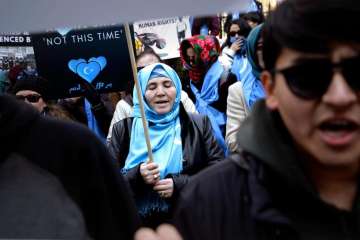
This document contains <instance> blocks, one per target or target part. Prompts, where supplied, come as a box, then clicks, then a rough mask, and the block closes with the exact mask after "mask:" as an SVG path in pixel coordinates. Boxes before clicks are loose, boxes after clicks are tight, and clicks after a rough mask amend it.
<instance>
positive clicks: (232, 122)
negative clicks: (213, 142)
mask: <svg viewBox="0 0 360 240" xmlns="http://www.w3.org/2000/svg"><path fill="white" fill-rule="evenodd" d="M262 26H263V25H259V26H257V27H255V28H253V30H251V32H250V34H249V36H248V37H247V41H246V56H247V59H248V62H249V63H250V65H251V71H247V72H246V74H242V77H241V79H240V81H238V82H236V83H234V84H233V85H231V86H230V87H229V95H228V99H227V110H226V115H227V120H226V135H225V141H226V144H227V145H228V148H229V150H230V152H236V151H237V150H238V149H239V148H238V145H237V141H236V133H237V132H238V130H239V128H240V126H241V123H242V122H243V121H244V119H245V118H246V117H247V116H248V114H249V113H250V110H251V108H252V106H253V105H254V103H255V102H256V101H257V100H259V99H261V98H264V97H265V90H264V87H263V85H262V83H261V81H260V73H261V70H262V68H263V64H262V39H261V29H262Z"/></svg>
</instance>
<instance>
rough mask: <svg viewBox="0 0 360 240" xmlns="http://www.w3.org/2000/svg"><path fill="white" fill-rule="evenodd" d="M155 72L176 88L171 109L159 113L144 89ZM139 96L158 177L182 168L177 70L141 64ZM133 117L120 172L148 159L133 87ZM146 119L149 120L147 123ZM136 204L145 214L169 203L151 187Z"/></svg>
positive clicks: (179, 93)
mask: <svg viewBox="0 0 360 240" xmlns="http://www.w3.org/2000/svg"><path fill="white" fill-rule="evenodd" d="M156 76H166V77H168V78H169V79H171V80H172V82H173V84H174V86H175V88H176V99H175V101H174V105H173V107H172V109H171V110H170V112H168V113H166V114H162V115H159V114H158V113H156V112H155V111H154V110H153V109H152V108H151V106H150V105H148V104H147V102H146V100H145V97H144V96H145V92H146V87H147V83H148V81H149V80H150V79H151V78H153V77H156ZM138 79H139V84H140V88H141V94H142V99H143V102H144V110H145V115H146V118H147V120H148V127H149V135H150V141H151V146H152V152H153V157H154V162H155V163H157V164H158V165H159V170H160V179H164V178H165V177H166V176H167V175H168V174H170V173H175V174H176V173H180V172H181V171H182V159H183V155H182V142H181V126H180V118H179V112H180V96H181V82H180V79H179V77H178V75H177V74H176V72H175V71H174V70H173V69H172V68H170V67H169V66H167V65H165V64H162V63H155V64H152V65H149V66H147V67H145V68H143V69H142V70H141V71H140V72H139V73H138ZM133 101H134V113H133V116H134V120H133V124H132V130H131V138H130V149H129V154H128V156H127V158H126V161H125V166H124V168H123V169H122V172H123V173H124V174H126V172H127V171H128V170H129V169H131V168H134V167H136V166H137V165H139V164H141V163H143V162H146V161H147V160H148V153H147V147H146V142H145V137H144V129H143V126H142V120H141V114H140V106H139V100H138V97H137V94H136V89H135V88H134V92H133ZM149 122H150V123H151V124H149ZM136 204H137V207H138V210H139V213H140V214H141V215H143V216H144V215H148V214H151V213H152V212H154V211H167V209H168V204H167V203H166V202H165V201H164V200H163V199H161V198H160V197H159V196H158V194H157V193H155V192H154V191H151V192H148V193H147V194H146V195H145V196H143V197H141V198H140V199H136Z"/></svg>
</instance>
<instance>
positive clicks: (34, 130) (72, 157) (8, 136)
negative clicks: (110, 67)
mask: <svg viewBox="0 0 360 240" xmlns="http://www.w3.org/2000/svg"><path fill="white" fill-rule="evenodd" d="M13 153H15V154H16V155H17V156H20V158H19V159H25V160H23V161H24V162H27V163H28V165H29V166H30V167H28V168H27V169H31V168H33V167H31V166H35V167H36V168H37V169H39V171H40V172H44V173H45V175H49V176H51V179H55V180H56V181H55V182H59V183H60V185H61V186H62V187H63V188H64V190H65V192H66V193H67V194H68V196H69V198H70V199H71V200H72V201H73V202H74V203H75V204H76V205H77V206H78V207H79V209H80V211H81V214H82V215H83V217H84V222H85V225H86V229H87V231H88V233H89V235H90V237H91V238H92V239H132V237H133V233H134V232H135V230H136V229H137V228H138V227H139V225H140V220H139V217H138V216H137V213H136V208H135V204H134V202H133V200H132V198H131V197H130V190H129V188H128V187H127V185H126V182H125V181H124V180H123V178H122V177H121V176H120V174H118V172H117V171H116V170H115V166H114V164H113V161H112V160H111V157H110V155H109V154H108V152H107V150H106V147H105V146H104V145H103V144H102V143H101V141H100V140H99V139H98V138H97V137H96V136H95V135H94V134H93V133H91V132H90V131H89V130H88V129H87V128H85V127H84V126H82V125H81V124H76V123H68V122H61V121H58V120H54V119H50V118H47V117H43V116H40V114H39V113H38V112H37V111H36V110H35V109H33V108H32V107H31V106H29V105H27V104H26V103H21V102H19V101H17V100H15V99H14V98H13V97H10V96H6V95H0V167H3V163H4V162H5V160H6V159H8V158H9V156H10V155H11V154H13ZM39 171H36V172H39ZM25 174H26V172H25ZM24 179H25V178H24ZM2 180H4V179H3V178H2V177H0V184H1V181H2ZM14 180H15V179H14ZM34 184H35V183H34ZM34 184H33V185H34ZM28 185H29V186H31V184H28ZM35 185H36V184H35ZM39 186H42V185H39ZM2 190H4V189H2ZM14 191H16V189H13V190H12V192H14ZM38 192H40V193H39V194H41V191H40V189H39V191H38ZM47 193H49V192H47ZM19 196H20V195H19ZM44 196H47V195H45V194H44ZM31 199H34V198H32V197H30V196H29V201H30V200H31ZM39 199H42V198H41V197H39ZM1 201H7V202H8V203H9V201H11V199H5V198H2V199H0V202H1ZM14 201H16V199H14ZM47 201H48V198H45V197H44V198H43V199H42V202H41V203H40V204H39V205H40V206H41V205H42V206H44V207H43V208H41V209H47V208H46V207H45V206H50V205H52V203H50V202H47ZM59 201H63V200H61V199H60V200H59ZM63 202H64V201H63ZM64 204H65V202H64ZM30 205H31V204H30ZM39 205H36V206H31V209H33V215H31V216H24V215H23V213H16V212H15V213H14V214H15V215H14V218H15V217H18V218H19V217H20V216H23V217H24V218H27V219H25V220H26V221H27V222H28V225H24V226H22V227H23V228H22V229H23V230H24V231H26V228H31V227H32V225H34V224H35V221H34V220H35V218H38V217H40V216H39V215H38V213H39V211H40V209H39V211H37V209H36V207H37V206H39ZM47 214H48V216H49V219H51V218H52V214H54V213H52V212H48V213H47ZM16 215H18V216H16ZM0 216H3V215H2V214H0ZM33 219H34V220H33ZM36 220H37V219H36ZM2 221H4V219H1V217H0V222H2ZM2 226H3V225H2ZM2 230H9V229H2V227H0V238H2V237H5V238H6V236H1V233H2V232H1V231H2ZM9 231H10V232H11V229H10V230H9ZM44 231H47V230H44ZM38 234H39V235H35V236H34V235H30V236H26V237H30V238H39V237H41V238H43V237H44V238H57V237H59V235H56V234H58V233H54V235H50V236H49V235H42V232H39V233H38ZM22 236H23V235H22Z"/></svg>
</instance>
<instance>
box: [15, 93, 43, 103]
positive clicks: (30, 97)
mask: <svg viewBox="0 0 360 240" xmlns="http://www.w3.org/2000/svg"><path fill="white" fill-rule="evenodd" d="M40 98H41V95H39V94H30V95H26V96H23V95H16V99H19V100H22V101H25V99H26V100H28V102H31V103H37V102H38V101H39V100H40Z"/></svg>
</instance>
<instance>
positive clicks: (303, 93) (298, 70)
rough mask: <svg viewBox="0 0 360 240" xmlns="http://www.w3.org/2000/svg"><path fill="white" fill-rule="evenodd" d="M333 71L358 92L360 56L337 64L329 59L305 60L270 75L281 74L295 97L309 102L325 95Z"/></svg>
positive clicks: (359, 84)
mask: <svg viewBox="0 0 360 240" xmlns="http://www.w3.org/2000/svg"><path fill="white" fill-rule="evenodd" d="M334 69H335V70H340V72H341V73H342V75H343V76H344V78H345V79H346V82H347V83H348V84H349V86H350V87H351V88H352V89H353V90H354V91H360V56H356V57H353V58H347V59H344V60H342V61H341V62H339V63H332V62H331V60H330V59H311V60H308V59H307V60H303V61H302V62H300V63H299V64H297V65H294V66H291V67H288V68H285V69H274V70H272V73H273V74H275V73H281V74H282V75H283V76H284V77H285V79H286V83H287V85H288V87H289V89H290V90H291V91H292V92H293V93H294V94H295V95H296V96H298V97H301V98H303V99H309V100H310V99H317V98H321V97H322V96H323V95H324V94H325V92H326V91H327V89H328V88H329V86H330V83H331V81H332V78H333V74H334Z"/></svg>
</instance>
